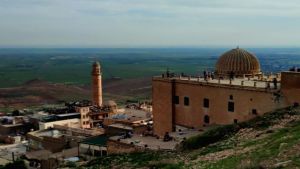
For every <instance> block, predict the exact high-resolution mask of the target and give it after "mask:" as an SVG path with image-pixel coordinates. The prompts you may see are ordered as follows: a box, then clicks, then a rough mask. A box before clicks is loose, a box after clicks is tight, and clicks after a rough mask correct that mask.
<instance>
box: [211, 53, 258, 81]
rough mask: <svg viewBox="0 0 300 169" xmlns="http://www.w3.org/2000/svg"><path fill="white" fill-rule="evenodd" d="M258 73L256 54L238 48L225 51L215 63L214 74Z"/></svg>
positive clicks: (238, 74) (241, 74) (239, 74)
mask: <svg viewBox="0 0 300 169" xmlns="http://www.w3.org/2000/svg"><path fill="white" fill-rule="evenodd" d="M260 73H261V72H260V64H259V61H258V59H257V58H256V56H255V55H253V54H251V53H250V52H248V51H246V50H244V49H240V48H236V49H232V50H230V51H227V52H225V53H224V54H223V55H221V57H220V58H219V60H218V61H217V64H216V74H217V75H219V76H230V75H234V76H243V75H246V76H247V75H248V76H249V75H258V74H260Z"/></svg>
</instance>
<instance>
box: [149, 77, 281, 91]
mask: <svg viewBox="0 0 300 169" xmlns="http://www.w3.org/2000/svg"><path fill="white" fill-rule="evenodd" d="M274 79H276V82H275V83H274ZM153 80H167V81H168V80H175V81H176V82H178V83H194V84H202V85H210V86H217V87H232V88H234V87H235V88H244V89H254V90H270V91H272V90H278V89H280V86H281V85H280V75H270V76H260V77H259V76H255V77H244V78H243V77H238V78H233V79H221V78H219V79H212V78H203V77H195V76H170V77H167V76H156V77H153Z"/></svg>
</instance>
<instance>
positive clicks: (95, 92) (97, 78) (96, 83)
mask: <svg viewBox="0 0 300 169" xmlns="http://www.w3.org/2000/svg"><path fill="white" fill-rule="evenodd" d="M92 96H93V105H95V106H102V72H101V67H100V63H99V62H94V64H93V70H92Z"/></svg>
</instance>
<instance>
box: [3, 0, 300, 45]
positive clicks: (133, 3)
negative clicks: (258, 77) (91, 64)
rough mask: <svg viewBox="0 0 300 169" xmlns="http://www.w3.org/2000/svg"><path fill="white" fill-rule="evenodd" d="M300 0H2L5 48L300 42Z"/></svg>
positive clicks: (288, 43) (295, 43)
mask: <svg viewBox="0 0 300 169" xmlns="http://www.w3.org/2000/svg"><path fill="white" fill-rule="evenodd" d="M299 9H300V3H299V2H298V1H297V0H286V1H281V0H264V1H261V0H252V1H240V0H213V1H199V0H188V1H182V0H172V1H161V0H151V1H147V0H109V1H103V0H102V1H97V0H75V1H74V0H63V1H60V0H43V1H38V0H26V1H24V0H2V1H0V20H1V23H0V46H2V47H6V48H12V47H15V48H32V47H36V48H45V47H46V48H50V47H51V48H57V47H63V48H66V47H73V48H78V47H82V48H92V47H93V48H95V47H97V48H99V47H101V48H158V47H160V48H161V47H227V46H229V47H231V48H233V47H234V46H237V45H239V46H241V47H244V46H245V47H259V48H261V47H295V46H296V47H300V41H299V39H300V34H299V27H300V22H299V21H300V10H299Z"/></svg>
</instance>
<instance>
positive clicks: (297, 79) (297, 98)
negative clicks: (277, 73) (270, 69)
mask: <svg viewBox="0 0 300 169" xmlns="http://www.w3.org/2000/svg"><path fill="white" fill-rule="evenodd" d="M281 89H282V93H283V95H284V96H285V98H286V100H287V102H288V104H289V105H292V104H294V103H300V72H282V73H281Z"/></svg>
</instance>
